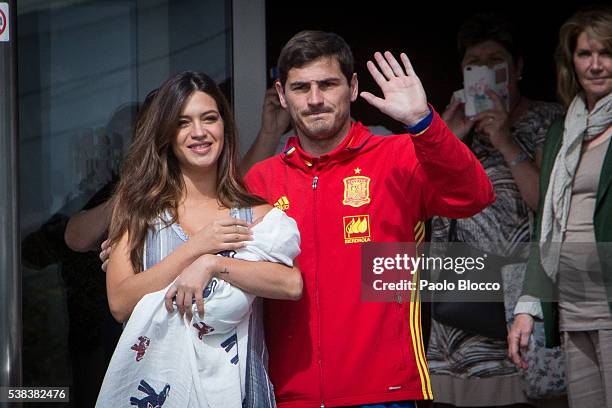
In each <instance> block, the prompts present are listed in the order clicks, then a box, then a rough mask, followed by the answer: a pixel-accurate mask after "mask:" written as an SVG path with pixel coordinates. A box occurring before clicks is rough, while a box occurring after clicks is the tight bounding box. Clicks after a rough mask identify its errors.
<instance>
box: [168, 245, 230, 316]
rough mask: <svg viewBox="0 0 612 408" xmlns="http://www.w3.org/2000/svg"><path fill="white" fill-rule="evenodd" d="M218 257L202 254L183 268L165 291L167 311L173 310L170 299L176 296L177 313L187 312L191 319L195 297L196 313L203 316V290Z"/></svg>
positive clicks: (214, 268) (212, 273)
mask: <svg viewBox="0 0 612 408" xmlns="http://www.w3.org/2000/svg"><path fill="white" fill-rule="evenodd" d="M218 258H219V257H218V256H217V255H210V254H206V255H202V256H201V257H199V258H198V259H196V260H195V261H194V262H193V263H192V264H191V265H189V266H188V267H187V268H185V269H184V270H183V272H182V273H181V274H180V275H179V276H178V277H177V278H176V280H175V281H174V283H173V284H172V285H171V286H170V288H169V289H168V291H167V292H166V295H165V303H166V309H167V310H168V313H172V312H173V311H174V308H173V306H172V300H173V298H174V297H175V296H176V306H177V307H178V310H179V313H180V314H181V316H183V314H185V313H187V318H188V319H189V320H191V318H192V316H193V313H192V306H193V299H194V298H195V303H196V306H197V308H198V314H199V315H200V318H204V297H203V292H204V289H205V288H206V286H208V284H209V283H210V280H211V279H212V277H213V275H214V273H215V271H216V269H217V268H218V265H217V259H218Z"/></svg>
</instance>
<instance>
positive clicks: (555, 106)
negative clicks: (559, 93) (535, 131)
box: [529, 101, 565, 122]
mask: <svg viewBox="0 0 612 408" xmlns="http://www.w3.org/2000/svg"><path fill="white" fill-rule="evenodd" d="M529 112H530V113H531V114H532V115H533V116H534V117H536V118H538V119H539V120H540V121H543V122H552V121H555V120H556V119H558V118H560V117H561V116H563V114H564V113H565V111H564V109H563V105H561V104H560V103H557V102H544V101H531V103H530V106H529Z"/></svg>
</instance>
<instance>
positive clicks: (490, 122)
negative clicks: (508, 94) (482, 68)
mask: <svg viewBox="0 0 612 408" xmlns="http://www.w3.org/2000/svg"><path fill="white" fill-rule="evenodd" d="M486 94H487V95H488V96H489V98H491V99H492V100H493V103H494V104H495V107H494V108H493V109H489V110H486V111H484V112H480V113H479V114H478V115H476V116H474V122H475V123H476V131H477V132H478V133H482V134H484V135H486V136H488V137H489V140H490V141H491V144H492V145H493V146H494V147H495V148H496V149H497V150H499V151H500V152H501V153H502V154H504V153H505V152H507V151H508V150H510V149H512V148H513V147H515V143H514V140H513V139H512V134H511V132H510V120H509V119H510V118H509V115H508V112H507V111H506V108H505V107H504V104H503V102H502V100H501V98H500V97H499V96H498V95H497V94H496V93H495V92H493V91H491V90H487V91H486Z"/></svg>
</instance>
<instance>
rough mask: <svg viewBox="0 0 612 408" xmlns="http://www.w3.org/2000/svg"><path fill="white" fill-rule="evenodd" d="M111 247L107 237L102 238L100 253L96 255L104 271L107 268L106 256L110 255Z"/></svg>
mask: <svg viewBox="0 0 612 408" xmlns="http://www.w3.org/2000/svg"><path fill="white" fill-rule="evenodd" d="M112 249H113V248H112V247H111V246H110V241H109V240H108V239H106V240H104V242H102V245H100V254H99V255H98V256H99V257H100V260H101V261H102V271H103V272H106V269H107V268H108V258H109V257H110V253H111V250H112Z"/></svg>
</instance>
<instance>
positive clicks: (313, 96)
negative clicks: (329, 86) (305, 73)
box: [308, 85, 323, 105]
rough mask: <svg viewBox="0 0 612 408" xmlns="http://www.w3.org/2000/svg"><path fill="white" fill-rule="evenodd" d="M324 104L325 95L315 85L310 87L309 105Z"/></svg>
mask: <svg viewBox="0 0 612 408" xmlns="http://www.w3.org/2000/svg"><path fill="white" fill-rule="evenodd" d="M322 103H323V94H322V93H321V90H320V89H319V87H318V86H316V85H314V86H312V87H310V92H309V93H308V104H309V105H321V104H322Z"/></svg>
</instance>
